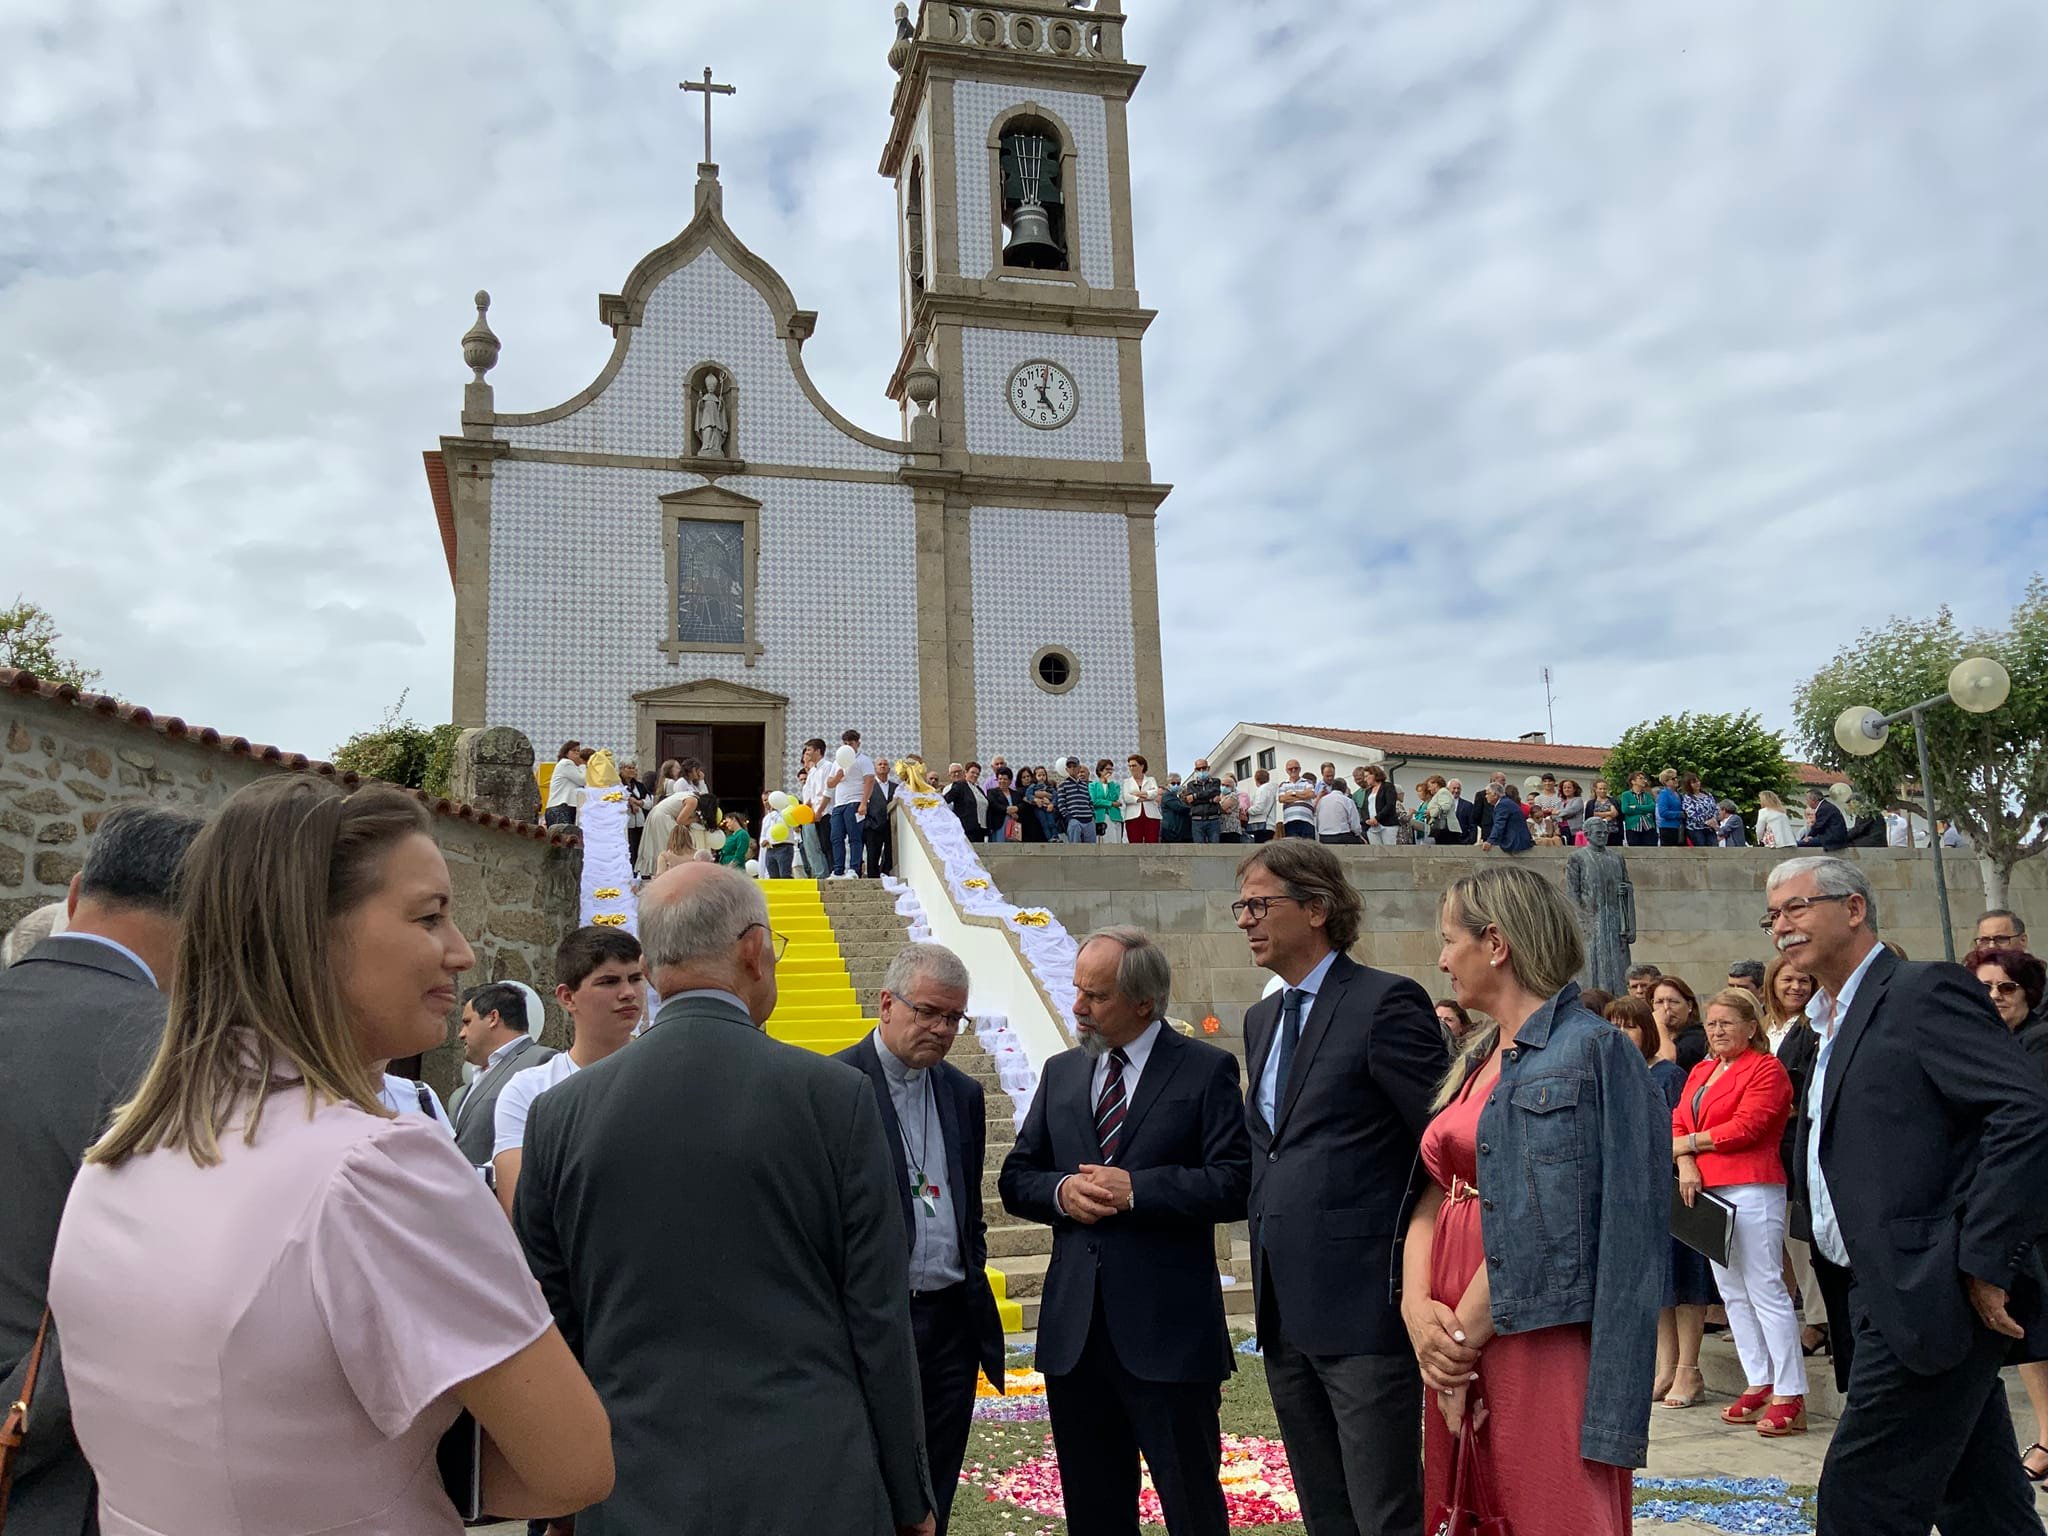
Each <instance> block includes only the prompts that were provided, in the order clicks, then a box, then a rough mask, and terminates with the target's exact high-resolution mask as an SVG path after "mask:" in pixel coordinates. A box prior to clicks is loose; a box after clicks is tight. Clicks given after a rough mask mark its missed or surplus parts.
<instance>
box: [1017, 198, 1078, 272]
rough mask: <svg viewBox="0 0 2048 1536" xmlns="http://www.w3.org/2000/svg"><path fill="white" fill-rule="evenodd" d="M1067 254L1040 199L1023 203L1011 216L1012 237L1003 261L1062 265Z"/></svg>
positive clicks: (1045, 265)
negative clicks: (1056, 237) (1057, 239)
mask: <svg viewBox="0 0 2048 1536" xmlns="http://www.w3.org/2000/svg"><path fill="white" fill-rule="evenodd" d="M1066 255H1067V253H1066V252H1065V251H1063V250H1061V249H1060V247H1059V242H1058V241H1056V240H1054V239H1053V237H1052V218H1051V216H1050V215H1048V214H1047V213H1046V211H1045V204H1043V203H1041V202H1039V201H1038V199H1037V198H1035V197H1034V198H1027V199H1026V200H1025V201H1023V202H1020V203H1019V204H1018V205H1017V206H1016V209H1015V210H1014V211H1013V212H1012V213H1011V215H1010V239H1009V243H1008V244H1007V245H1005V246H1004V247H1003V260H1004V261H1006V262H1008V263H1009V264H1010V265H1011V266H1013V267H1059V266H1063V265H1065V263H1066Z"/></svg>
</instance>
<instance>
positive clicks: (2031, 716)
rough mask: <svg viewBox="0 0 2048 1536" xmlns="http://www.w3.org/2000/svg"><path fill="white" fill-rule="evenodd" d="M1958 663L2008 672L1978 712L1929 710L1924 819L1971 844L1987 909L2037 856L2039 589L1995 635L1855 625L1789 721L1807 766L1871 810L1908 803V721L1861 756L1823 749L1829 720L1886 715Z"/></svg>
mask: <svg viewBox="0 0 2048 1536" xmlns="http://www.w3.org/2000/svg"><path fill="white" fill-rule="evenodd" d="M1965 656H1990V657H1992V658H1994V659H1995V660H1997V661H1998V662H2000V663H2001V664H2003V665H2004V667H2005V669H2006V671H2007V672H2009V673H2011V674H2012V697H2011V698H2009V699H2007V700H2006V702H2005V704H2004V706H2003V707H2002V708H1999V709H1996V710H1993V711H1992V712H1991V713H1990V714H1988V715H1972V714H1967V713H1965V712H1964V711H1962V710H1960V709H1957V708H1956V707H1955V706H1953V705H1951V704H1937V705H1935V706H1934V707H1933V708H1932V709H1930V710H1928V711H1927V712H1926V713H1925V714H1924V715H1923V716H1922V717H1921V718H1922V719H1924V720H1925V721H1926V722H1927V766H1928V776H1929V777H1930V778H1931V779H1932V780H1933V789H1934V811H1935V814H1936V815H1937V816H1941V817H1944V818H1948V819H1952V820H1953V821H1954V823H1955V825H1956V826H1957V827H1958V828H1959V829H1961V831H1962V832H1963V833H1965V834H1966V835H1967V836H1968V837H1969V839H1970V841H1971V842H1972V843H1973V844H1975V845H1976V849H1977V854H1978V857H1979V859H1980V861H1981V863H1982V866H1983V870H1984V897H1985V902H1986V904H1987V905H1989V906H1994V907H1998V906H2004V905H2005V900H2006V894H2005V893H2006V885H2007V882H2008V881H2009V880H2010V878H2011V876H2012V872H2013V870H2014V869H2015V868H2016V867H2017V866H2018V864H2019V862H2020V861H2021V860H2022V859H2030V858H2033V857H2035V856H2036V855H2037V854H2039V853H2041V852H2042V851H2043V850H2048V750H2044V746H2048V582H2044V581H2043V579H2042V578H2041V577H2040V576H2038V575H2037V576H2035V577H2034V579H2033V580H2032V581H2030V582H2028V583H2027V589H2026V592H2025V594H2024V595H2023V596H2022V597H2021V599H2020V602H2019V606H2018V607H2017V608H2015V609H2014V610H2013V615H2012V619H2011V622H2010V623H2008V624H2007V625H2006V626H2005V627H2004V628H2003V629H1983V630H1977V631H1974V632H1971V633H1965V632H1964V631H1963V630H1962V629H1961V628H1960V627H1959V626H1958V625H1957V623H1956V621H1955V616H1954V615H1953V614H1952V613H1950V612H1949V610H1948V609H1947V608H1942V609H1940V610H1939V611H1937V612H1936V614H1935V615H1934V617H1933V618H1931V619H1915V618H1897V619H1893V620H1892V621H1891V622H1890V623H1888V624H1884V625H1881V626H1879V627H1878V628H1876V629H1867V630H1865V631H1864V632H1863V633H1862V634H1860V635H1858V636H1857V637H1856V639H1855V641H1854V642H1853V643H1852V644H1850V645H1847V646H1845V647H1843V649H1842V651H1841V652H1840V654H1838V655H1837V656H1836V657H1835V659H1834V660H1833V661H1831V662H1829V663H1828V664H1827V665H1826V666H1824V667H1822V668H1821V669H1820V670H1819V671H1818V672H1816V673H1814V675H1813V676H1812V677H1811V678H1809V679H1808V680H1807V681H1806V682H1805V683H1804V684H1802V685H1801V686H1800V688H1799V691H1798V692H1797V693H1796V694H1795V695H1794V696H1793V706H1792V707H1793V715H1794V717H1795V719H1796V720H1797V722H1798V728H1799V734H1800V737H1801V739H1802V740H1803V741H1804V743H1805V745H1806V749H1807V751H1808V752H1810V753H1811V754H1812V756H1813V760H1814V761H1815V762H1818V763H1825V764H1827V765H1828V766H1830V767H1835V768H1839V769H1841V770H1842V772H1843V773H1845V774H1846V775H1847V776H1848V778H1849V781H1850V783H1851V784H1853V785H1854V786H1855V788H1856V792H1857V793H1858V794H1859V795H1861V796H1862V797H1863V799H1864V800H1865V801H1866V802H1867V803H1869V804H1872V805H1901V804H1909V803H1910V804H1913V805H1915V806H1916V807H1917V805H1918V798H1917V797H1918V793H1919V779H1920V760H1919V746H1918V743H1917V742H1916V741H1915V739H1914V733H1913V725H1912V722H1911V721H1910V720H1902V721H1900V722H1899V723H1898V724H1897V725H1894V726H1893V727H1892V731H1891V735H1890V737H1889V738H1888V739H1887V740H1886V742H1885V744H1884V745H1883V746H1882V747H1881V748H1879V749H1878V751H1877V752H1876V753H1874V754H1873V755H1872V756H1870V757H1851V756H1849V755H1848V754H1847V753H1845V752H1843V751H1842V749H1841V748H1840V746H1838V745H1837V744H1836V742H1835V734H1834V732H1835V719H1836V717H1837V716H1839V715H1840V714H1841V713H1842V711H1843V710H1845V709H1848V708H1850V707H1851V706H1853V705H1859V704H1862V705H1869V706H1870V707H1872V708H1874V709H1879V710H1882V711H1883V712H1884V713H1886V714H1890V713H1891V712H1892V711H1893V710H1895V709H1903V708H1905V707H1906V706H1907V705H1908V704H1916V703H1918V702H1919V701H1920V700H1922V699H1930V698H1933V697H1934V696H1935V695H1936V694H1939V693H1942V692H1945V691H1946V690H1947V688H1948V674H1949V671H1950V669H1952V668H1953V667H1954V666H1955V664H1956V663H1957V662H1958V661H1961V660H1962V659H1963V658H1964V657H1965Z"/></svg>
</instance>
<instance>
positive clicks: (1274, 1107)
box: [1259, 949, 1337, 1129]
mask: <svg viewBox="0 0 2048 1536" xmlns="http://www.w3.org/2000/svg"><path fill="white" fill-rule="evenodd" d="M1336 963H1337V951H1335V950H1334V949H1333V950H1331V951H1330V952H1329V953H1328V954H1327V955H1325V956H1323V958H1322V959H1320V960H1318V961H1317V962H1316V967H1315V969H1314V970H1312V971H1310V972H1309V973H1308V974H1307V975H1306V976H1304V977H1302V978H1301V984H1300V985H1299V986H1297V987H1295V988H1294V990H1295V991H1297V992H1300V993H1302V994H1303V997H1302V999H1301V1032H1302V1034H1304V1035H1305V1034H1307V1033H1308V1016H1309V1013H1310V1012H1311V1011H1312V1010H1313V1009H1314V1008H1315V1005H1316V994H1317V993H1318V992H1320V991H1322V989H1323V983H1324V982H1325V981H1327V980H1329V977H1330V967H1331V966H1333V965H1335V964H1336ZM1279 997H1280V1013H1279V1014H1277V1015H1275V1016H1274V1020H1273V1044H1272V1045H1271V1046H1270V1047H1269V1048H1268V1049H1267V1051H1266V1066H1265V1070H1264V1071H1262V1072H1261V1073H1260V1074H1259V1113H1260V1114H1262V1115H1264V1116H1265V1117H1266V1126H1267V1128H1268V1129H1271V1128H1272V1124H1273V1116H1274V1115H1276V1114H1278V1113H1279V1110H1280V1030H1281V1027H1282V1024H1283V1022H1284V1019H1285V1015H1286V1012H1287V994H1286V993H1284V992H1283V993H1280V994H1279ZM1300 1045H1301V1041H1300V1040H1299V1039H1297V1040H1296V1041H1295V1047H1296V1049H1297V1050H1298V1049H1299V1048H1300Z"/></svg>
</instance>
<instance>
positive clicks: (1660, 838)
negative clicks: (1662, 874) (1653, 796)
mask: <svg viewBox="0 0 2048 1536" xmlns="http://www.w3.org/2000/svg"><path fill="white" fill-rule="evenodd" d="M1657 846H1658V847H1659V848H1683V847H1684V846H1685V799H1684V797H1683V796H1682V795H1680V794H1679V792H1678V770H1677V769H1676V768H1666V769H1665V770H1664V771H1663V772H1661V773H1659V774H1658V775H1657Z"/></svg>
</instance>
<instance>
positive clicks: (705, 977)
mask: <svg viewBox="0 0 2048 1536" xmlns="http://www.w3.org/2000/svg"><path fill="white" fill-rule="evenodd" d="M640 943H641V946H642V947H643V949H644V950H645V951H646V957H647V976H648V980H649V981H651V982H652V983H653V984H654V990H655V991H656V992H658V993H659V994H660V995H661V996H662V997H663V998H665V999H666V998H671V997H674V996H675V995H676V994H677V993H679V992H691V991H700V990H715V991H720V992H731V993H734V994H736V995H737V996H738V997H739V998H740V1000H741V1001H742V1002H744V1003H745V1004H746V1005H747V1011H748V1013H749V1014H750V1015H752V1017H753V1020H754V1022H755V1023H756V1024H762V1025H765V1024H766V1023H767V1022H768V1017H769V1015H770V1014H772V1013H773V1012H774V1011H775V944H774V936H773V935H772V934H771V933H770V932H769V930H768V903H767V902H766V901H765V900H763V899H762V896H761V888H760V886H759V885H757V884H756V883H755V882H754V881H753V880H752V879H750V878H749V877H748V876H746V875H743V874H741V873H740V872H739V871H738V870H736V869H728V868H726V867H725V866H724V865H720V864H695V863H692V864H678V865H677V866H676V867H675V868H673V869H671V870H669V871H668V872H667V873H666V874H664V875H660V876H657V877H656V878H655V879H654V880H652V881H650V882H649V883H648V884H647V885H646V886H644V887H642V889H641V891H640Z"/></svg>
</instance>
